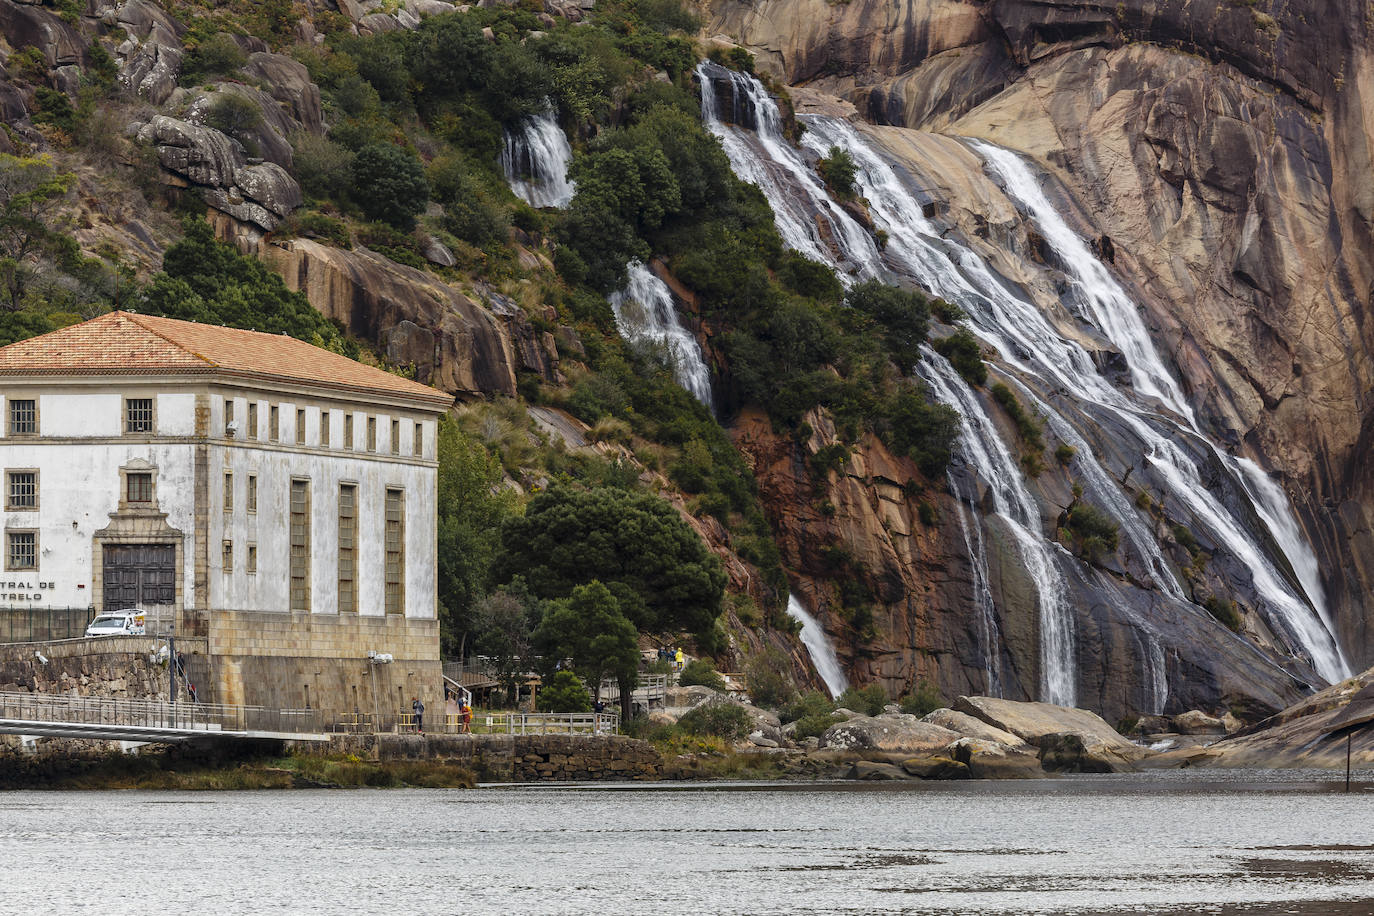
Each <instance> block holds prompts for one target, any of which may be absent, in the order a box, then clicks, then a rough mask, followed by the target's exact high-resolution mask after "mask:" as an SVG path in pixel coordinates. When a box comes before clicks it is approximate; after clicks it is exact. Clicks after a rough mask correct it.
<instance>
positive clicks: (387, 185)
mask: <svg viewBox="0 0 1374 916" xmlns="http://www.w3.org/2000/svg"><path fill="white" fill-rule="evenodd" d="M353 198H354V199H355V200H356V201H357V202H358V206H360V207H362V208H363V212H364V213H366V214H367V218H368V219H374V220H381V221H382V222H385V223H389V224H391V225H392V226H395V227H396V228H397V229H406V230H408V229H411V228H412V227H414V225H415V217H416V216H417V215H418V214H419V213H420V212H421V211H423V210H424V209H425V204H427V203H428V202H429V182H427V181H426V180H425V169H424V166H422V165H421V164H420V160H419V159H417V158H415V155H414V154H413V153H410V152H409V151H407V150H403V149H401V148H400V147H399V146H392V145H390V144H384V143H379V144H374V145H372V146H367V147H364V148H363V149H362V150H360V151H359V152H358V155H357V157H356V158H354V160H353Z"/></svg>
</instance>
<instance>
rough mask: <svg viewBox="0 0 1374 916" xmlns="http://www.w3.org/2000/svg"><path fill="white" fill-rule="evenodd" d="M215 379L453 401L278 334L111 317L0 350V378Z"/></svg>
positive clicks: (138, 317) (169, 320)
mask: <svg viewBox="0 0 1374 916" xmlns="http://www.w3.org/2000/svg"><path fill="white" fill-rule="evenodd" d="M182 373H186V374H219V375H237V376H243V377H249V378H263V379H281V380H285V381H292V382H300V383H303V384H308V385H318V386H323V387H328V388H342V389H346V390H350V391H359V392H374V393H379V394H393V395H399V396H403V397H409V398H416V399H421V400H427V401H432V402H434V403H435V404H436V405H439V406H443V405H447V404H449V403H451V402H452V400H453V398H452V396H450V395H447V394H444V393H443V392H441V391H437V390H435V389H433V388H430V387H429V386H427V385H421V384H420V383H419V382H412V381H410V380H409V379H404V378H401V377H400V376H398V375H392V374H391V373H390V372H384V371H383V370H381V369H377V368H374V367H372V366H365V365H363V364H362V363H359V362H355V361H354V360H351V359H349V358H348V357H346V356H341V355H339V354H338V353H332V352H330V351H328V350H323V349H321V348H319V347H316V346H312V345H311V344H308V343H306V342H304V341H301V340H297V339H295V338H294V337H287V336H286V335H284V334H263V333H261V332H259V331H242V330H239V329H237V328H224V327H219V326H218V325H212V324H199V323H197V322H194V321H178V320H176V319H174V318H159V317H155V316H152V315H138V314H135V313H133V312H110V313H109V314H107V315H101V316H100V317H99V318H93V319H91V320H90V321H86V322H82V323H81V324H76V325H72V326H71V327H67V328H62V329H60V330H57V331H53V332H51V333H49V334H44V335H42V336H41V337H34V338H30V339H29V340H21V341H18V342H17V343H12V344H10V345H9V346H6V347H0V376H14V375H132V374H158V375H163V374H171V375H177V374H182Z"/></svg>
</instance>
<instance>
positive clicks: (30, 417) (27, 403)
mask: <svg viewBox="0 0 1374 916" xmlns="http://www.w3.org/2000/svg"><path fill="white" fill-rule="evenodd" d="M10 435H11V436H36V435H38V402H37V401H35V400H32V399H27V400H21V399H15V398H11V399H10Z"/></svg>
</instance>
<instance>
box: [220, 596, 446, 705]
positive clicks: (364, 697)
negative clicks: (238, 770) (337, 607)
mask: <svg viewBox="0 0 1374 916" xmlns="http://www.w3.org/2000/svg"><path fill="white" fill-rule="evenodd" d="M209 651H210V654H211V656H212V658H213V661H214V668H215V670H214V678H213V681H212V686H213V688H214V693H213V696H209V695H206V696H204V697H203V698H204V699H211V700H212V701H213V702H217V703H228V704H232V705H248V706H269V707H277V708H293V709H300V708H305V707H307V706H308V707H310V708H312V709H318V710H320V711H321V712H322V713H323V715H324V718H325V721H326V722H328V721H336V720H337V719H338V718H339V717H340V716H342V715H345V714H347V713H351V712H354V711H357V712H363V713H368V714H370V715H373V716H375V717H377V718H378V719H379V720H381V721H382V722H383V723H385V722H386V721H387V720H391V719H394V718H395V717H396V716H397V715H398V714H399V713H401V712H403V711H404V712H409V711H410V702H411V698H412V697H417V696H418V697H419V698H420V699H421V700H422V701H423V702H424V704H425V707H426V708H427V709H428V710H429V711H430V712H431V713H436V712H438V711H439V710H440V709H442V708H443V696H444V693H443V668H442V666H441V664H440V661H439V622H438V621H437V620H421V619H416V618H406V617H400V616H397V615H390V616H386V617H368V616H362V615H357V614H342V615H336V614H311V613H308V612H301V611H296V612H291V613H281V612H277V613H269V612H254V611H216V612H214V613H213V614H212V615H211V619H210V637H209ZM368 652H375V653H377V654H378V655H390V656H392V659H393V661H391V662H390V663H388V664H381V665H378V664H372V663H371V662H370V661H369V658H368Z"/></svg>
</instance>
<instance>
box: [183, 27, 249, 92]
mask: <svg viewBox="0 0 1374 916" xmlns="http://www.w3.org/2000/svg"><path fill="white" fill-rule="evenodd" d="M246 63H248V55H247V54H245V53H244V51H243V49H242V48H240V47H239V45H238V42H236V41H234V37H233V36H232V35H228V34H226V33H224V32H220V33H219V34H217V35H212V36H210V37H209V38H207V39H205V40H204V41H202V42H201V43H200V44H198V45H196V46H195V48H194V49H192V51H191V53H190V54H188V55H186V62H185V63H184V64H183V65H182V68H181V82H182V83H183V84H184V85H188V86H189V85H193V84H195V83H200V82H203V81H204V80H205V79H206V78H207V77H212V76H225V75H228V74H230V73H234V72H235V71H237V70H238V69H239V68H240V67H242V66H243V65H244V64H246Z"/></svg>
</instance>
